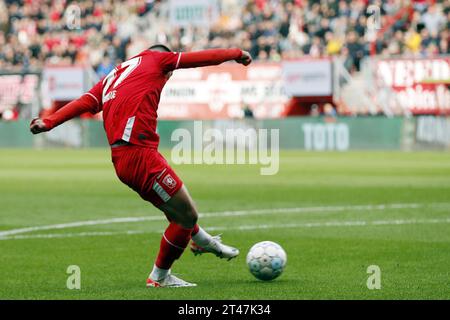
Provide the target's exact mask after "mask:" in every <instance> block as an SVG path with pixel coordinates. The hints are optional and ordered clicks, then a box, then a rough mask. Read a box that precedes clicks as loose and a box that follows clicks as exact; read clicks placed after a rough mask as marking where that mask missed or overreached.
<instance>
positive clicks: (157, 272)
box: [149, 265, 170, 281]
mask: <svg viewBox="0 0 450 320" xmlns="http://www.w3.org/2000/svg"><path fill="white" fill-rule="evenodd" d="M169 272H170V269H161V268H158V267H157V266H156V265H153V270H152V272H151V273H150V275H149V278H150V279H152V280H154V281H159V280H162V279H164V278H165V277H167V275H168V274H169Z"/></svg>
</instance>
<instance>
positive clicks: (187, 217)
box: [183, 206, 198, 228]
mask: <svg viewBox="0 0 450 320" xmlns="http://www.w3.org/2000/svg"><path fill="white" fill-rule="evenodd" d="M183 220H184V226H185V227H186V228H193V227H194V226H195V224H196V223H197V220H198V213H197V210H196V209H195V208H194V207H193V206H188V207H187V208H186V210H185V213H184V219H183Z"/></svg>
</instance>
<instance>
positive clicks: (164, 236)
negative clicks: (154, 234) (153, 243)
mask: <svg viewBox="0 0 450 320" xmlns="http://www.w3.org/2000/svg"><path fill="white" fill-rule="evenodd" d="M163 238H164V240H166V242H167V243H168V244H170V245H171V246H172V247H175V248H178V249H180V250H184V249H186V248H182V247H179V246H177V245H176V244H173V243H172V242H170V241H169V240H167V238H166V235H165V234H164V233H163Z"/></svg>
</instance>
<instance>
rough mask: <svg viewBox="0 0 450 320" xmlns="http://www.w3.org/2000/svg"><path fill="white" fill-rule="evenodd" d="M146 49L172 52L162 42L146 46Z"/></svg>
mask: <svg viewBox="0 0 450 320" xmlns="http://www.w3.org/2000/svg"><path fill="white" fill-rule="evenodd" d="M148 50H153V51H161V52H172V50H170V49H169V47H167V46H165V45H163V44H155V45H153V46H151V47H150V48H148Z"/></svg>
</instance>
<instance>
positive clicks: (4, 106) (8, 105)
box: [0, 74, 39, 113]
mask: <svg viewBox="0 0 450 320" xmlns="http://www.w3.org/2000/svg"><path fill="white" fill-rule="evenodd" d="M38 85H39V76H38V75H36V74H26V75H22V74H4V75H0V113H1V112H3V111H4V110H9V109H12V108H15V107H16V106H17V105H18V104H30V103H31V102H32V99H33V98H34V97H35V90H36V88H37V87H38Z"/></svg>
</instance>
